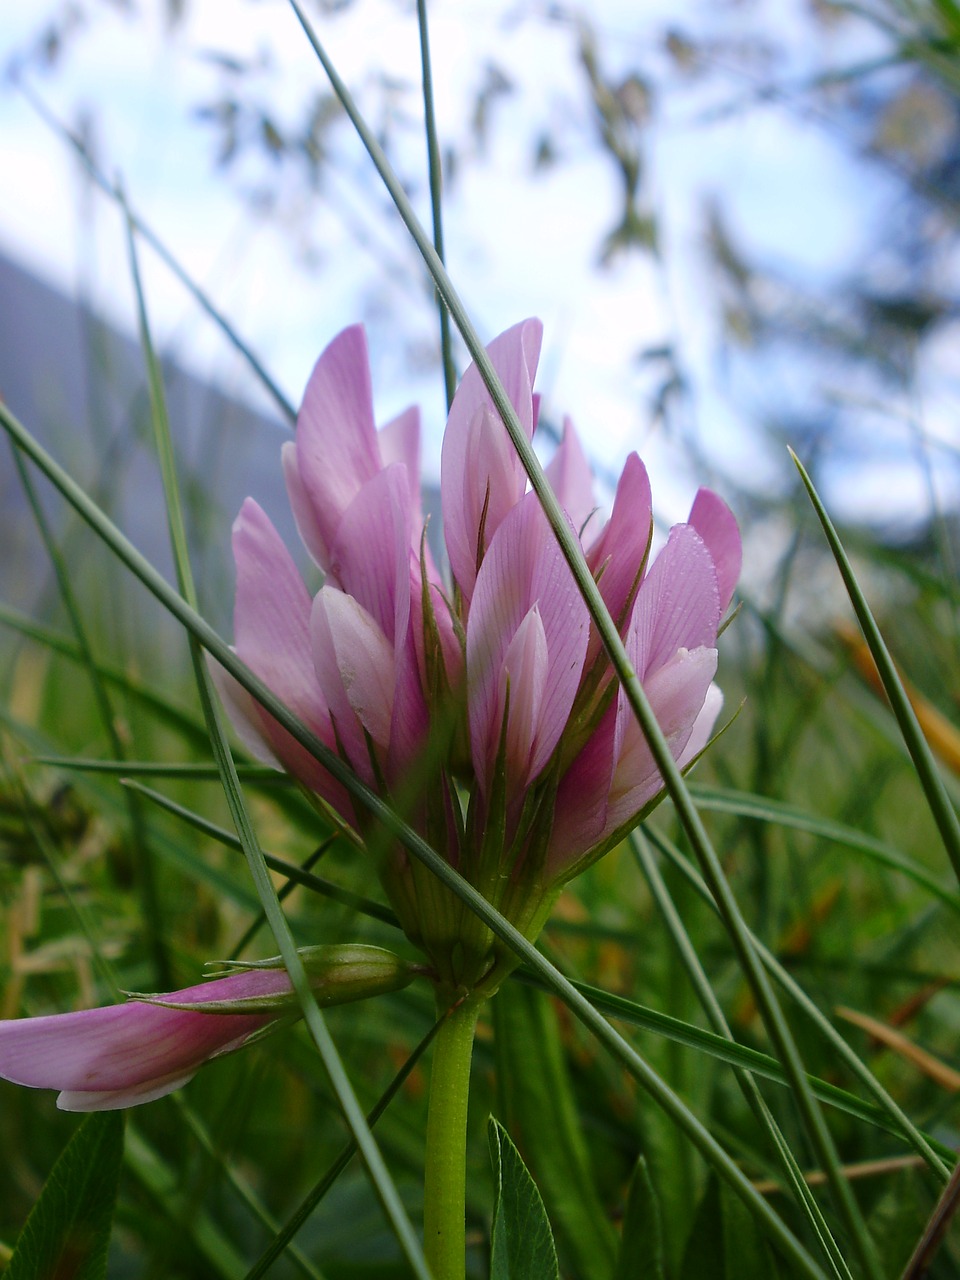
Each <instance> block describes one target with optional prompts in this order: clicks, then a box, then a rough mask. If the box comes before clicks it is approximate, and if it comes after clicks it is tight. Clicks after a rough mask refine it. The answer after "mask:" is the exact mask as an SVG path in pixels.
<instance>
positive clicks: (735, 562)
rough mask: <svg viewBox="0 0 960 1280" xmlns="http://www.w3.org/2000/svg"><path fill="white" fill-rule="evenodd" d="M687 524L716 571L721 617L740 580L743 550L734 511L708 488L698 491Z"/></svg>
mask: <svg viewBox="0 0 960 1280" xmlns="http://www.w3.org/2000/svg"><path fill="white" fill-rule="evenodd" d="M689 523H690V524H692V525H693V527H694V528H695V529H696V531H697V533H699V535H700V537H701V538H702V539H703V540H704V542H705V543H706V544H707V550H708V551H709V552H710V555H711V556H712V557H713V563H714V566H715V567H716V570H717V583H718V586H719V590H720V614H721V617H722V616H723V614H724V613H725V612H726V610H727V606H728V605H729V604H730V601H731V599H732V598H733V592H734V589H735V588H736V585H737V579H738V578H739V577H740V568H741V564H742V561H743V547H742V545H741V543H740V530H739V528H738V527H737V521H736V518H735V517H734V514H733V512H732V511H731V510H730V508H729V507H728V506H727V504H726V503H725V502H724V501H723V499H722V498H718V497H717V495H716V494H715V493H713V492H712V491H711V490H710V489H700V490H699V491H698V493H697V496H696V497H695V498H694V500H693V506H692V507H691V509H690V520H689Z"/></svg>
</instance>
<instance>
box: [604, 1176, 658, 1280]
mask: <svg viewBox="0 0 960 1280" xmlns="http://www.w3.org/2000/svg"><path fill="white" fill-rule="evenodd" d="M663 1274H664V1273H663V1228H662V1225H661V1222H660V1202H659V1200H658V1199H657V1193H656V1190H655V1188H654V1185H653V1180H652V1179H651V1177H650V1170H649V1169H648V1168H647V1162H646V1160H644V1158H643V1156H641V1157H640V1159H639V1160H638V1161H637V1167H636V1168H635V1169H634V1171H633V1177H632V1178H631V1179H630V1190H629V1192H628V1194H627V1207H626V1209H625V1210H624V1214H623V1236H622V1237H621V1240H620V1253H619V1256H618V1258H617V1269H616V1271H615V1273H614V1277H613V1280H663Z"/></svg>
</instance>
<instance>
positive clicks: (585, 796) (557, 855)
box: [547, 703, 618, 879]
mask: <svg viewBox="0 0 960 1280" xmlns="http://www.w3.org/2000/svg"><path fill="white" fill-rule="evenodd" d="M616 722H617V707H616V703H614V704H613V705H612V706H611V707H610V708H609V710H608V711H607V712H606V714H605V715H604V716H603V719H602V720H601V721H600V724H599V725H598V726H597V728H596V729H595V730H594V732H593V733H592V734H591V736H590V738H589V740H588V741H587V743H586V745H585V746H584V748H583V750H582V751H581V752H580V754H579V755H578V756H577V757H576V759H575V760H574V761H573V763H572V764H571V765H570V767H569V769H568V770H567V771H566V773H565V774H564V775H563V778H562V779H561V781H560V786H559V788H558V790H557V800H556V804H555V805H554V816H553V829H552V831H551V833H550V843H549V846H548V850H547V872H548V877H549V879H556V878H557V877H558V876H560V875H561V874H562V873H563V870H564V868H566V867H567V866H569V865H570V864H571V863H572V862H575V861H576V860H577V858H579V857H581V856H582V855H583V854H584V853H586V852H587V850H588V849H591V848H593V846H594V845H596V844H598V843H599V842H600V839H601V837H602V836H603V833H604V829H605V825H606V819H607V809H608V806H609V795H610V787H611V784H612V782H613V770H614V766H615V764H616V756H617V749H618V747H617V741H616V732H615V731H616Z"/></svg>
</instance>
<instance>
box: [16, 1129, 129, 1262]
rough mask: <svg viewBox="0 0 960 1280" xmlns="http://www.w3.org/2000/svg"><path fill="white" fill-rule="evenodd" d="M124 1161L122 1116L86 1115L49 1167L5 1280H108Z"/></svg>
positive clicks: (21, 1233)
mask: <svg viewBox="0 0 960 1280" xmlns="http://www.w3.org/2000/svg"><path fill="white" fill-rule="evenodd" d="M122 1163H123V1116H122V1115H121V1114H120V1113H119V1112H117V1111H104V1112H95V1113H94V1114H92V1115H89V1116H87V1118H86V1119H85V1120H83V1121H82V1122H81V1124H80V1126H79V1127H78V1129H77V1131H76V1132H75V1133H74V1135H73V1137H72V1138H71V1139H70V1141H69V1142H68V1143H67V1145H66V1147H64V1149H63V1151H62V1153H61V1155H60V1157H59V1159H58V1160H57V1163H56V1164H55V1165H54V1166H53V1169H52V1170H51V1171H50V1176H49V1178H47V1181H46V1182H45V1184H44V1187H43V1190H42V1191H41V1193H40V1198H39V1200H38V1201H37V1203H36V1204H35V1205H34V1206H33V1209H32V1210H31V1211H30V1216H29V1218H27V1221H26V1222H25V1223H24V1226H23V1230H22V1231H21V1232H20V1238H19V1240H18V1241H17V1244H16V1248H15V1249H14V1251H13V1256H12V1257H11V1259H10V1261H9V1262H8V1263H7V1268H6V1270H5V1271H4V1273H3V1274H4V1280H64V1278H65V1277H70V1280H103V1277H104V1276H105V1275H106V1273H107V1248H108V1246H109V1244H110V1228H111V1225H112V1223H113V1210H114V1206H115V1204H116V1201H117V1185H118V1182H119V1179H120V1166H121V1164H122Z"/></svg>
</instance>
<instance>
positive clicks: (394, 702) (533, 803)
mask: <svg viewBox="0 0 960 1280" xmlns="http://www.w3.org/2000/svg"><path fill="white" fill-rule="evenodd" d="M541 337H542V329H541V325H540V323H539V321H537V320H527V321H524V322H523V323H521V324H518V325H515V326H514V327H513V328H511V329H509V330H507V331H506V332H505V333H503V334H501V335H500V336H499V337H498V338H496V339H495V340H494V341H493V342H492V343H491V344H490V346H489V348H488V354H489V356H490V359H491V362H492V363H493V366H494V368H495V370H496V372H497V374H498V376H499V378H500V380H501V382H502V383H503V385H504V388H505V390H506V392H507V394H508V396H509V399H510V401H511V403H512V405H513V407H514V409H515V410H516V413H517V416H518V418H519V420H520V423H521V426H522V428H523V430H524V431H525V433H526V434H527V436H528V437H532V435H533V432H534V428H535V425H536V421H537V413H538V398H537V396H536V395H535V393H534V390H533V385H534V378H535V375H536V368H537V362H538V358H539V353H540V344H541ZM419 432H420V422H419V414H418V412H417V410H416V409H408V410H407V411H405V412H404V413H402V414H400V415H399V416H398V417H397V418H395V419H393V420H392V421H391V422H389V423H387V424H386V425H385V426H384V427H382V428H380V429H379V430H378V429H377V426H376V422H375V418H374V410H373V398H372V390H371V379H370V370H369V360H368V354H367V348H366V341H365V337H364V333H363V330H362V328H360V327H359V326H354V327H353V328H350V329H347V330H345V331H344V332H343V333H341V334H340V335H339V336H338V337H337V338H335V339H334V340H333V342H331V343H330V345H329V346H328V347H327V349H326V350H325V351H324V353H323V354H322V355H321V356H320V359H319V360H318V361H317V364H316V366H315V368H314V370H313V373H312V374H311V377H310V380H309V383H308V386H307V390H306V393H305V396H304V400H303V405H302V407H301V410H300V414H299V417H298V420H297V429H296V438H295V440H294V441H293V442H291V443H290V444H288V445H286V446H285V447H284V450H283V469H284V474H285V478H286V483H287V490H288V493H289V497H290V503H291V506H292V509H293V513H294V516H295V519H296V523H297V527H298V530H299V533H300V536H301V538H302V540H303V543H304V545H305V547H306V548H307V551H308V552H309V553H310V555H311V556H312V557H313V559H314V560H315V561H316V563H317V565H318V566H319V567H320V568H321V569H322V570H323V572H324V575H325V576H324V581H323V586H322V587H321V588H320V590H319V591H318V592H317V594H316V595H315V596H313V597H311V595H310V593H309V592H308V591H307V589H306V587H305V585H304V583H303V580H302V578H301V576H300V573H299V572H298V570H297V568H296V567H295V564H294V562H293V559H292V557H291V556H290V554H289V552H288V550H287V549H286V547H285V546H284V544H283V542H282V540H281V539H280V537H279V535H278V534H277V533H276V531H275V529H274V527H273V525H272V524H271V522H270V520H269V518H268V517H267V516H266V514H265V513H264V512H263V511H262V510H261V509H260V507H259V506H258V505H257V504H256V503H255V502H254V501H253V500H252V499H248V500H247V501H246V502H245V503H244V506H243V508H242V509H241V511H240V515H239V516H238V518H237V521H236V523H235V525H234V531H233V549H234V557H235V561H236V568H237V594H236V605H235V644H236V650H237V653H238V655H239V657H240V658H241V659H243V661H244V662H246V663H247V665H248V666H250V667H251V668H252V669H253V671H254V672H255V673H256V674H257V675H258V676H260V678H261V679H262V680H264V681H265V683H266V684H268V685H269V686H270V688H271V689H272V690H273V691H274V692H275V693H276V694H277V695H278V696H279V697H280V698H281V699H282V700H283V701H284V702H285V703H286V704H287V705H288V707H289V708H290V709H291V710H292V711H293V712H295V713H296V715H297V716H298V717H299V718H300V719H301V720H303V721H304V722H305V723H306V724H307V726H308V727H309V728H310V729H311V730H312V731H313V732H314V733H315V734H316V735H317V736H318V737H319V738H320V739H321V740H322V741H323V742H324V743H326V744H327V745H328V746H329V747H330V748H331V749H332V750H334V751H336V752H338V753H339V754H340V755H341V757H342V758H343V759H344V760H345V761H346V762H347V763H348V764H349V765H350V767H351V768H352V769H353V770H354V771H355V772H356V773H357V774H358V775H359V776H360V777H361V778H362V779H363V781H364V782H365V783H367V785H368V786H370V787H373V788H374V789H375V790H377V791H378V792H380V793H381V795H383V796H384V798H385V799H387V800H388V801H390V802H391V803H394V804H396V805H397V806H398V807H399V808H400V809H401V811H402V812H403V814H404V816H405V817H406V818H407V819H408V821H410V822H411V823H412V824H413V825H414V826H415V827H416V828H417V829H418V830H420V831H421V832H422V834H423V835H424V836H425V838H426V839H427V840H428V841H429V842H430V843H432V844H433V845H434V847H436V848H438V849H439V850H440V852H442V853H443V855H444V856H445V857H446V858H447V859H448V860H449V862H450V863H451V864H452V865H453V866H455V867H456V868H457V869H458V870H459V871H460V873H461V874H462V875H464V876H465V877H466V878H467V879H468V880H469V881H470V882H471V883H473V884H474V885H475V886H476V887H477V888H478V889H480V890H481V892H483V893H484V894H485V895H486V896H487V898H488V899H489V900H490V901H491V902H492V903H493V904H494V905H495V906H497V907H498V908H499V909H500V910H501V911H502V912H504V914H506V915H507V917H508V918H509V919H511V920H512V921H513V922H514V923H515V924H516V925H517V926H518V927H519V928H521V929H522V930H523V931H524V932H525V933H526V934H527V935H528V936H530V937H533V936H535V934H536V932H537V931H538V930H539V928H540V927H541V926H542V924H543V922H544V920H545V918H546V913H547V911H548V910H549V907H550V905H551V904H552V901H553V899H554V898H555V897H556V894H557V893H558V892H559V889H560V888H561V886H562V885H563V884H564V883H565V882H566V880H568V879H569V878H570V876H571V875H573V874H575V873H576V872H577V871H579V870H580V869H582V868H584V867H585V866H587V865H589V863H590V862H592V861H594V860H595V859H596V858H597V857H599V856H600V855H601V854H602V853H603V852H604V851H605V850H606V849H608V848H610V847H611V846H612V845H613V844H614V843H616V841H618V840H619V839H620V838H622V836H623V835H624V834H625V833H626V832H627V831H628V830H629V829H630V827H631V825H633V824H634V823H635V822H636V821H638V820H639V818H640V817H641V816H643V814H644V813H645V812H647V811H648V810H649V808H650V807H652V805H653V804H654V803H656V801H657V800H658V798H659V797H660V796H661V794H662V792H663V781H662V779H661V777H660V774H659V772H658V770H657V767H656V765H655V763H654V760H653V757H652V755H651V752H650V750H649V747H648V745H647V743H646V740H645V738H644V736H643V734H642V732H641V730H640V728H639V726H638V725H637V723H636V722H635V719H634V717H633V715H632V713H631V711H630V708H629V706H628V705H627V702H626V699H625V697H624V694H623V692H622V691H621V690H620V689H619V686H618V685H617V683H616V681H615V680H614V679H613V676H612V672H611V668H610V666H609V663H608V661H607V659H606V655H605V653H604V652H603V650H602V647H601V643H600V639H599V636H598V634H597V632H596V628H595V627H594V626H593V625H592V623H591V620H590V617H589V614H588V611H587V608H586V605H585V603H584V602H583V599H582V598H581V595H580V593H579V591H578V589H577V587H576V584H575V582H574V579H573V575H572V573H571V571H570V568H569V566H568V565H567V563H566V561H565V560H564V558H563V555H562V553H561V550H560V547H559V544H558V542H557V540H556V537H555V536H554V534H553V531H552V530H551V528H550V526H549V524H548V522H547V519H546V517H545V515H544V513H543V511H542V509H541V507H540V504H539V501H538V499H537V498H536V496H535V495H534V494H533V493H532V492H531V491H530V490H529V488H528V484H527V477H526V474H525V472H524V469H523V466H522V464H521V462H520V459H519V457H518V456H517V453H516V450H515V449H514V447H513V445H512V443H511V441H510V439H509V437H508V435H507V433H506V430H505V428H504V426H503V423H502V422H501V420H500V417H499V415H498V413H497V411H496V409H495V408H494V405H493V401H492V399H491V397H490V395H489V392H488V391H487V388H486V386H485V385H484V383H483V381H482V379H481V377H480V374H479V372H478V370H477V369H476V367H475V366H474V365H471V366H470V367H469V368H468V369H467V371H466V373H465V374H464V377H463V379H462V381H461V383H460V385H459V388H458V390H457V393H456V396H455V397H454V400H453V404H452V406H451V409H450V414H449V418H448V421H447V425H446V431H445V434H444V439H443V448H442V454H441V477H440V493H441V506H442V515H443V539H444V545H445V551H446V561H447V563H446V565H444V566H438V565H437V564H436V563H435V561H434V559H433V557H432V555H431V553H430V549H429V546H428V544H427V539H426V536H425V524H424V518H423V513H422V506H421V497H420V475H419ZM547 476H548V478H549V480H550V482H551V484H552V486H553V488H554V490H555V492H556V494H557V496H558V498H559V500H560V502H561V504H562V506H563V507H564V509H565V511H566V514H567V517H568V519H569V522H570V526H571V528H572V529H573V530H574V531H576V533H577V535H578V536H579V537H580V540H581V544H582V547H583V550H584V554H585V556H586V560H587V563H588V565H589V567H590V569H591V571H592V572H593V575H594V577H595V579H596V581H597V583H598V587H599V590H600V594H601V596H602V598H603V600H604V603H605V605H606V607H607V608H608V610H609V611H610V613H611V615H612V616H613V618H614V619H615V621H616V623H617V625H618V627H619V629H620V631H621V634H622V636H623V638H624V641H625V644H626V648H627V652H628V654H629V657H630V660H631V662H632V664H633V667H634V669H635V670H636V672H637V674H638V676H639V677H640V679H641V681H642V682H643V685H644V689H645V692H646V694H647V696H648V698H649V700H650V702H651V705H652V707H653V710H654V712H655V714H656V716H657V719H658V722H659V723H660V725H661V728H662V729H663V732H664V734H665V735H666V737H667V740H668V742H669V744H670V748H671V750H672V752H673V754H674V757H675V759H676V760H677V762H678V764H680V765H681V767H683V766H685V765H687V764H688V763H690V762H691V761H692V760H693V759H694V758H695V757H696V756H697V755H698V753H699V752H700V751H701V750H702V749H703V747H704V746H705V745H706V743H707V741H708V740H709V737H710V735H711V732H712V730H713V727H714V724H715V721H716V717H717V714H718V712H719V709H720V705H721V702H722V698H721V695H720V692H719V690H718V688H717V686H716V685H715V683H714V676H715V674H716V667H717V648H716V642H717V633H718V629H719V626H720V622H721V619H722V616H723V614H724V613H725V611H726V609H727V607H728V605H729V603H730V600H731V597H732V595H733V591H734V587H735V585H736V581H737V578H738V575H739V571H740V558H741V548H740V536H739V532H738V529H737V525H736V521H735V520H734V518H733V516H732V514H731V513H730V511H729V509H728V508H727V506H726V505H725V504H724V503H723V502H722V501H721V499H720V498H718V497H717V496H716V495H715V494H713V493H711V492H710V491H708V490H701V491H700V492H699V493H698V494H697V496H696V499H695V501H694V503H693V507H692V509H691V512H690V516H689V518H688V520H687V521H686V522H685V523H683V524H680V525H677V526H675V527H674V528H673V529H672V530H671V532H670V535H669V538H668V539H667V542H666V545H665V546H664V548H663V549H662V550H661V551H660V553H659V554H658V555H657V556H656V557H655V558H653V559H652V560H651V557H650V546H651V538H652V529H653V522H652V507H651V496H650V485H649V481H648V478H647V473H646V469H645V468H644V466H643V463H642V462H641V460H640V458H639V457H638V456H637V455H636V454H631V455H630V457H629V458H628V459H627V461H626V464H625V466H624V468H623V472H622V474H621V476H620V479H619V483H618V485H617V489H616V493H615V496H614V502H613V508H612V511H611V514H610V518H609V520H607V521H606V522H604V521H603V520H602V519H601V518H600V516H599V514H598V508H597V503H596V499H595V496H594V491H593V482H592V478H591V475H590V468H589V465H588V463H587V461H586V457H585V455H584V452H583V449H582V446H581V444H580V442H579V439H578V437H577V434H576V432H575V430H574V427H573V425H572V423H570V422H569V421H567V422H566V423H565V426H564V432H563V438H562V441H561V443H560V445H559V446H558V448H557V450H556V453H555V455H554V457H553V459H552V461H551V462H550V464H549V466H548V467H547ZM218 682H219V686H220V688H221V691H222V692H223V695H224V697H225V699H226V701H227V703H228V705H229V707H230V709H231V711H232V713H233V717H234V720H235V723H236V724H237V727H238V730H239V732H240V733H241V734H242V736H243V738H244V740H245V741H246V742H247V744H248V745H249V746H250V747H251V748H252V749H253V750H254V751H255V752H256V753H257V754H258V755H259V756H260V757H261V758H262V759H266V760H269V761H271V762H273V763H274V764H276V765H278V766H280V767H281V768H284V769H286V770H288V771H289V772H290V773H292V774H293V775H295V776H296V777H297V778H298V779H299V780H300V782H301V783H302V784H303V785H304V786H306V787H307V788H309V789H310V790H311V791H313V792H315V793H316V794H317V795H318V796H319V797H321V798H322V800H323V801H324V802H325V803H326V804H327V805H328V806H329V807H330V808H331V809H332V810H333V811H334V812H335V813H337V814H338V815H339V818H340V820H341V821H342V822H343V823H345V824H346V825H347V826H348V827H350V828H351V829H353V830H354V831H355V832H357V833H358V834H359V835H360V836H361V837H367V836H371V837H372V836H373V834H374V833H373V829H372V826H371V819H370V818H369V817H368V816H367V814H366V813H365V812H364V811H363V809H362V808H361V806H360V805H359V804H358V803H355V802H354V800H353V799H352V798H351V796H350V795H349V794H348V793H347V791H346V789H345V788H344V787H343V786H342V784H341V783H340V782H338V781H337V780H336V779H334V778H333V777H332V776H331V775H330V774H329V773H328V772H327V771H326V770H325V769H324V768H323V766H322V765H320V764H319V763H318V762H317V761H316V760H314V759H313V757H312V756H310V755H309V754H308V753H307V752H306V751H305V750H304V749H303V748H302V747H301V746H300V745H299V744H298V743H297V742H295V741H294V739H293V738H292V737H291V736H290V735H289V734H288V733H287V731H286V730H284V729H283V728H282V727H281V726H280V725H279V724H278V723H277V721H276V720H275V719H273V717H271V716H270V715H269V713H267V712H266V711H264V710H263V709H262V708H261V707H260V706H259V705H258V704H257V703H256V702H255V701H254V700H253V699H252V698H251V697H250V696H249V695H248V694H247V693H246V692H245V691H244V690H243V689H242V688H241V687H240V685H239V684H238V683H237V682H236V681H235V680H233V679H232V677H230V676H228V675H227V674H226V673H224V672H223V671H222V670H221V671H219V673H218ZM380 874H381V877H382V880H383V883H384V886H385V888H386V891H387V893H388V896H389V897H390V899H391V902H392V904H393V906H394V908H395V910H396V911H397V913H398V915H399V917H400V920H401V923H402V924H403V926H404V929H405V930H406V932H407V934H408V936H409V937H410V938H411V939H412V940H413V941H414V942H416V943H417V945H419V946H420V947H422V948H423V949H424V950H425V951H426V953H427V955H428V956H429V958H430V960H431V962H432V964H433V966H434V970H435V973H436V975H437V977H438V980H439V981H440V982H441V983H442V984H444V985H446V986H449V987H450V989H451V990H452V991H457V990H466V989H471V988H473V987H476V986H477V984H480V983H482V982H485V981H488V982H489V981H495V980H499V977H500V976H501V975H502V973H503V972H505V971H506V969H507V968H508V967H509V960H508V959H507V958H506V957H504V956H503V955H501V954H500V953H499V951H498V947H497V944H496V942H495V941H494V940H493V939H492V938H491V936H490V934H489V932H488V931H487V930H486V929H485V927H483V926H481V925H480V924H479V923H478V922H477V921H476V920H475V919H474V918H473V917H472V916H471V915H470V913H469V912H465V910H464V909H463V908H462V906H461V904H460V903H459V902H458V901H457V900H456V899H455V898H454V897H453V896H452V895H450V894H448V893H447V892H446V891H441V890H440V888H439V886H436V885H431V886H430V889H429V891H426V890H425V881H424V876H425V875H427V873H426V872H424V871H423V869H422V868H420V867H419V866H418V865H414V864H413V863H412V862H411V861H410V859H409V858H408V855H407V854H406V853H405V852H404V851H403V850H402V849H400V848H399V847H397V848H394V849H392V851H391V852H390V854H389V855H388V856H387V857H386V858H385V859H384V860H383V861H382V864H381V866H380Z"/></svg>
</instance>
